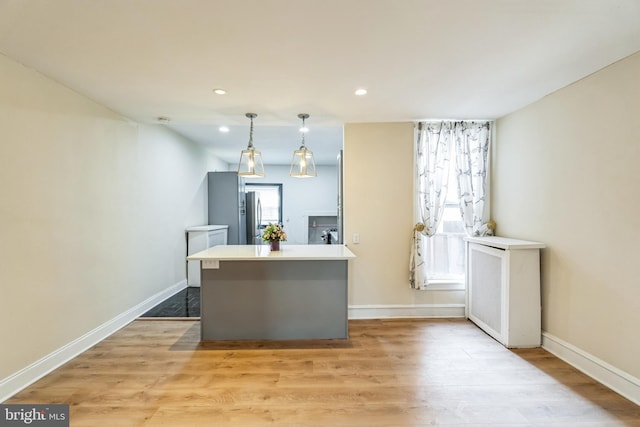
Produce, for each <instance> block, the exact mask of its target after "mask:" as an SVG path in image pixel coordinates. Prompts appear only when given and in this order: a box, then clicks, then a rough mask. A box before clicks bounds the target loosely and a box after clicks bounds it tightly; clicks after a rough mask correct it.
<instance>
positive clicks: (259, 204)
mask: <svg viewBox="0 0 640 427" xmlns="http://www.w3.org/2000/svg"><path fill="white" fill-rule="evenodd" d="M261 224H262V203H261V202H260V199H258V224H256V225H257V226H258V230H260V225H261ZM259 233H260V232H259V231H258V234H259Z"/></svg>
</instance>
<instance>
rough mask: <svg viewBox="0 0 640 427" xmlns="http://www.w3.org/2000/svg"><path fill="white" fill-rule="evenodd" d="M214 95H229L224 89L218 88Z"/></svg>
mask: <svg viewBox="0 0 640 427" xmlns="http://www.w3.org/2000/svg"><path fill="white" fill-rule="evenodd" d="M213 93H215V94H216V95H224V94H225V93H227V91H226V90H224V89H220V88H218V89H214V90H213Z"/></svg>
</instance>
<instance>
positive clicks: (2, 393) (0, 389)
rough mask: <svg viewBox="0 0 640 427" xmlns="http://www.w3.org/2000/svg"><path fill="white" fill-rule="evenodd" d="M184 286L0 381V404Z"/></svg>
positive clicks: (183, 284) (162, 293) (174, 287)
mask: <svg viewBox="0 0 640 427" xmlns="http://www.w3.org/2000/svg"><path fill="white" fill-rule="evenodd" d="M186 286H187V281H186V280H181V281H180V282H178V283H176V284H175V285H171V286H169V287H168V288H167V289H165V290H163V291H160V292H158V293H157V294H155V295H153V296H152V297H150V298H148V299H146V300H145V301H143V302H141V303H140V304H138V305H136V306H135V307H132V308H130V309H129V310H127V311H125V312H124V313H121V314H119V315H118V316H116V317H114V318H113V319H111V320H109V321H108V322H106V323H103V324H102V325H100V326H98V327H97V328H95V329H94V330H92V331H89V332H87V333H86V334H84V335H82V336H81V337H79V338H76V339H75V340H73V341H71V342H70V343H68V344H66V345H64V346H62V347H60V348H59V349H57V350H55V351H54V352H52V353H50V354H48V355H46V356H45V357H43V358H42V359H40V360H37V361H36V362H34V363H32V364H31V365H29V366H27V367H25V368H23V369H21V370H19V371H18V372H16V373H14V374H12V375H10V376H8V377H7V378H4V379H2V380H1V381H0V402H4V401H5V400H7V399H8V398H10V397H11V396H13V395H14V394H16V393H18V392H19V391H20V390H22V389H24V388H26V387H28V386H29V385H31V384H33V383H34V382H36V381H37V380H39V379H40V378H42V377H43V376H45V375H47V374H48V373H50V372H51V371H53V370H54V369H56V368H58V367H59V366H61V365H63V364H65V363H67V362H68V361H69V360H71V359H73V358H74V357H76V356H78V355H79V354H80V353H82V352H84V351H86V350H87V349H88V348H90V347H92V346H94V345H96V344H97V343H99V342H100V341H102V340H103V339H105V338H107V337H108V336H109V335H111V334H113V333H114V332H116V331H118V330H119V329H121V328H123V327H124V326H126V325H128V324H129V323H131V322H132V321H133V320H135V319H136V318H137V317H138V316H140V315H141V314H143V313H145V312H146V311H148V310H149V309H151V308H152V307H154V306H156V305H157V304H158V303H160V302H162V301H164V300H165V299H167V298H169V297H170V296H172V295H174V294H176V293H177V292H179V291H181V290H182V289H184V288H185V287H186Z"/></svg>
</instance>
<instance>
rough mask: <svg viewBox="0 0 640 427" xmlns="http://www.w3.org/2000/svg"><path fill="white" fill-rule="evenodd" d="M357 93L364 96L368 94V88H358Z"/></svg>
mask: <svg viewBox="0 0 640 427" xmlns="http://www.w3.org/2000/svg"><path fill="white" fill-rule="evenodd" d="M355 93H356V95H358V96H362V95H366V94H367V90H366V89H358V90H356V92H355Z"/></svg>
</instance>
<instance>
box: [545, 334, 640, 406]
mask: <svg viewBox="0 0 640 427" xmlns="http://www.w3.org/2000/svg"><path fill="white" fill-rule="evenodd" d="M542 348H544V349H545V350H547V351H548V352H549V353H552V354H553V355H555V356H557V357H558V358H559V359H562V360H564V361H565V362H567V363H568V364H570V365H571V366H573V367H574V368H576V369H578V370H580V371H582V372H583V373H585V374H586V375H588V376H590V377H591V378H593V379H594V380H596V381H598V382H599V383H602V384H603V385H605V386H607V387H609V388H610V389H611V390H613V391H615V392H616V393H618V394H620V395H622V396H624V397H626V398H627V399H629V400H631V401H632V402H633V403H635V404H636V405H640V379H638V378H636V377H634V376H632V375H630V374H628V373H626V372H624V371H622V370H620V369H618V368H616V367H615V366H612V365H610V364H608V363H607V362H605V361H604V360H601V359H599V358H597V357H595V356H594V355H592V354H589V353H587V352H586V351H584V350H581V349H579V348H578V347H576V346H574V345H572V344H570V343H568V342H566V341H564V340H562V339H560V338H558V337H556V336H554V335H552V334H550V333H548V332H543V333H542Z"/></svg>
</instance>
